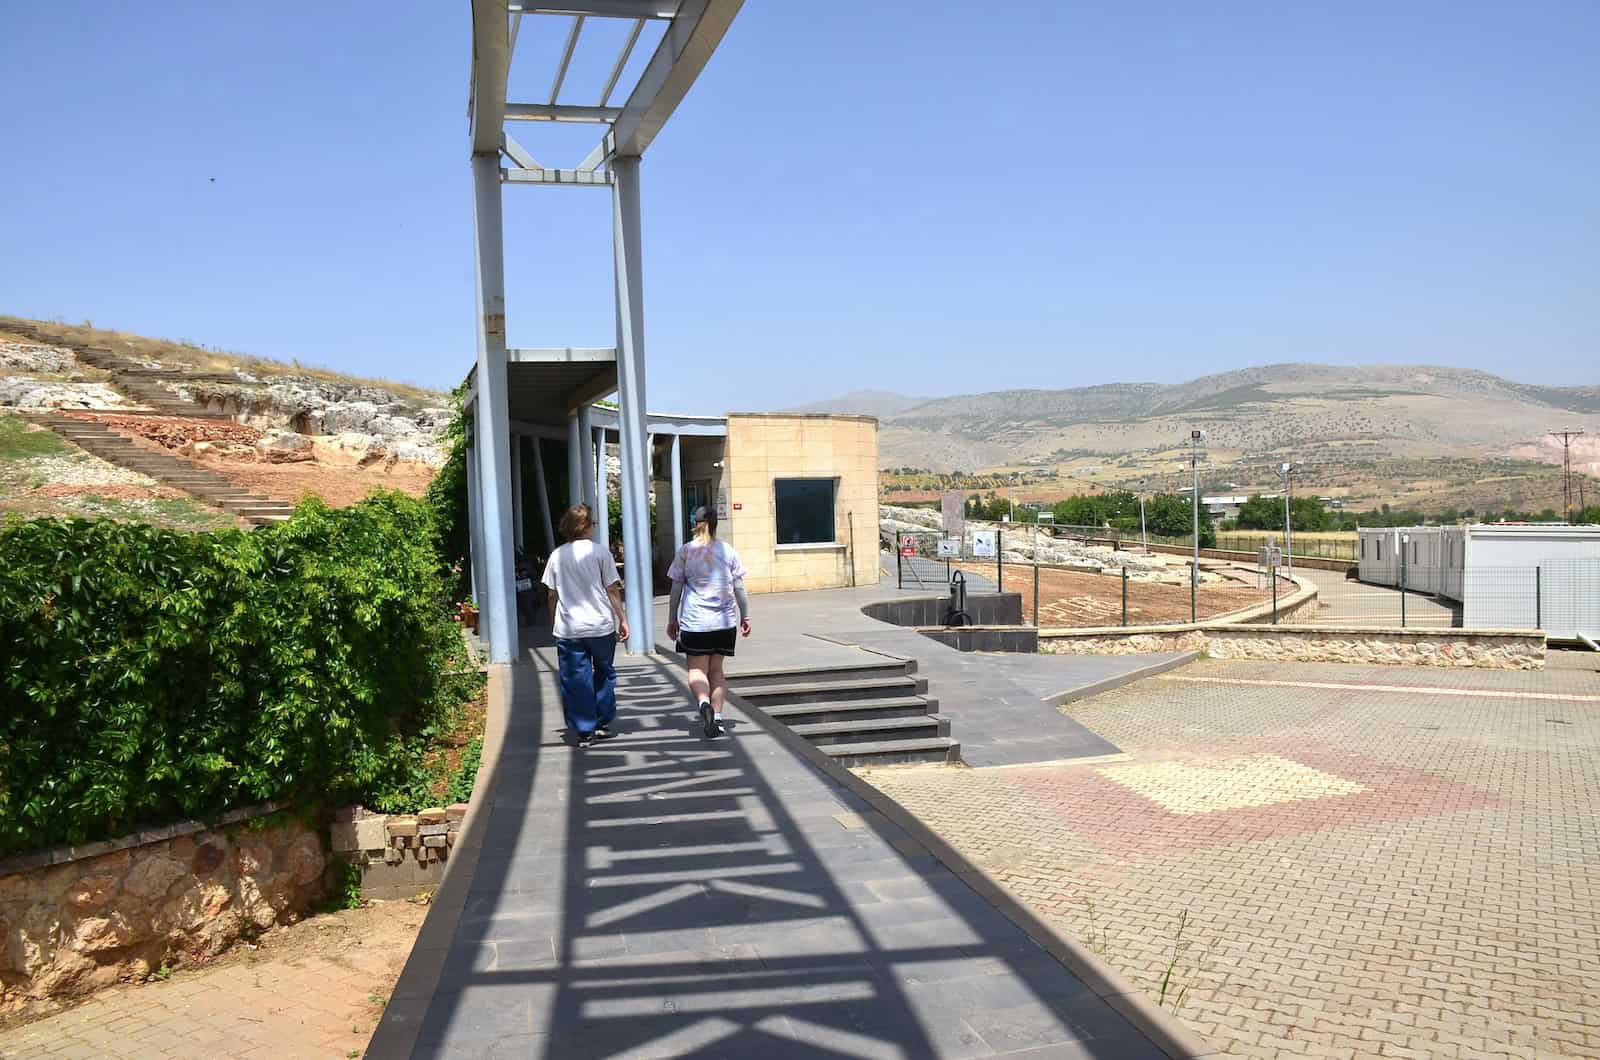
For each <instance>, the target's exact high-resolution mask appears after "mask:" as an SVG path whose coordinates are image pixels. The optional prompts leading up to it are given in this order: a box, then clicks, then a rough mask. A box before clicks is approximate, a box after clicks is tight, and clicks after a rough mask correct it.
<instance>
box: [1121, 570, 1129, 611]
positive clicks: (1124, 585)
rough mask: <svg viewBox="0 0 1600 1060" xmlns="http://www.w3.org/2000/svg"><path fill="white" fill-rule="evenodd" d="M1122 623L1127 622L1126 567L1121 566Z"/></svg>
mask: <svg viewBox="0 0 1600 1060" xmlns="http://www.w3.org/2000/svg"><path fill="white" fill-rule="evenodd" d="M1122 624H1123V625H1124V626H1126V625H1127V624H1128V568H1127V566H1126V565H1124V566H1123V568H1122Z"/></svg>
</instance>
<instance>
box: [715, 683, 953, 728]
mask: <svg viewBox="0 0 1600 1060" xmlns="http://www.w3.org/2000/svg"><path fill="white" fill-rule="evenodd" d="M734 691H735V692H739V693H740V695H741V696H742V695H743V692H742V691H741V690H740V689H738V688H737V687H736V688H735V689H734ZM938 709H939V701H938V700H936V699H927V698H924V697H921V696H902V697H899V698H894V699H858V700H855V701H854V702H847V703H787V704H785V703H774V704H773V705H771V706H767V707H763V708H762V710H764V711H765V712H766V715H767V717H769V718H772V719H773V720H775V721H781V722H783V723H784V724H785V725H792V726H796V727H798V726H800V725H806V724H812V723H820V722H836V721H862V720H866V719H882V718H918V717H922V716H923V715H926V714H933V713H936V712H937V711H938Z"/></svg>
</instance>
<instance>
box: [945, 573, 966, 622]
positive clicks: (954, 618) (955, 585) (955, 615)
mask: <svg viewBox="0 0 1600 1060" xmlns="http://www.w3.org/2000/svg"><path fill="white" fill-rule="evenodd" d="M944 624H945V625H947V626H970V625H972V616H971V615H969V614H967V576H966V575H965V574H962V573H961V572H960V571H956V572H955V573H954V574H952V575H950V609H949V610H948V611H946V612H945V614H944Z"/></svg>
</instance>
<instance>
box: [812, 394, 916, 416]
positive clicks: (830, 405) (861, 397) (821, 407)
mask: <svg viewBox="0 0 1600 1060" xmlns="http://www.w3.org/2000/svg"><path fill="white" fill-rule="evenodd" d="M925 401H927V398H918V397H907V396H906V395H904V394H896V393H893V392H892V391H888V390H855V391H852V392H851V393H848V394H843V395H841V396H839V397H836V398H831V399H829V400H827V401H816V402H813V403H812V404H810V405H801V406H799V407H798V408H792V409H785V410H784V411H785V412H837V413H848V414H850V415H855V416H876V417H877V418H878V419H880V420H881V419H884V418H886V417H889V416H895V415H898V414H900V413H902V412H904V411H906V410H907V409H911V408H915V407H917V406H918V405H921V404H923V403H924V402H925Z"/></svg>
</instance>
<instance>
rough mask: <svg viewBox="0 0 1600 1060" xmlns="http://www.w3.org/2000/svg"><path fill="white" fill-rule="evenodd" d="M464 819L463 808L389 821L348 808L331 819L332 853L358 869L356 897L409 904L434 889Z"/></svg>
mask: <svg viewBox="0 0 1600 1060" xmlns="http://www.w3.org/2000/svg"><path fill="white" fill-rule="evenodd" d="M466 814H467V805H466V803H456V804H454V805H452V806H449V807H444V808H435V809H430V810H423V811H421V812H420V813H414V814H394V815H391V816H384V815H382V814H375V813H370V812H368V811H366V810H364V809H362V808H361V807H359V806H356V807H350V808H347V809H344V810H340V811H339V812H338V813H337V814H336V815H335V818H334V823H333V828H332V830H331V834H332V839H333V843H332V846H333V850H334V853H335V854H337V855H339V856H340V857H342V858H344V859H345V860H346V861H348V862H350V863H351V864H352V865H356V866H359V867H360V869H361V897H363V898H383V899H393V898H415V897H416V896H417V895H418V894H421V893H422V892H424V891H430V890H433V889H435V888H437V887H438V886H439V880H440V878H441V877H442V876H443V875H444V866H445V863H446V862H447V861H448V860H449V859H450V848H451V847H452V846H454V845H455V842H456V836H457V835H458V834H459V833H460V831H461V820H462V818H463V817H465V816H466Z"/></svg>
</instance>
